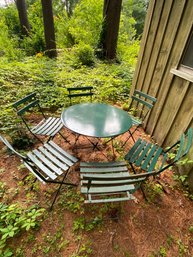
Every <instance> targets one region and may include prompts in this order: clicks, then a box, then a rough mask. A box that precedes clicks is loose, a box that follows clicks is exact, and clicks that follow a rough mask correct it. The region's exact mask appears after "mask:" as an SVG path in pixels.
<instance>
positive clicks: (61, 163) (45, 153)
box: [38, 146, 69, 171]
mask: <svg viewBox="0 0 193 257" xmlns="http://www.w3.org/2000/svg"><path fill="white" fill-rule="evenodd" d="M38 149H39V150H40V151H41V152H42V153H43V154H44V155H45V156H46V157H47V158H49V159H51V160H52V161H53V162H54V163H55V164H56V165H57V166H58V167H60V168H61V169H62V170H64V171H66V170H68V168H69V166H68V165H66V163H64V162H61V161H60V160H58V159H57V158H56V157H55V156H53V154H51V153H50V152H49V151H48V150H46V149H45V148H44V147H42V146H40V147H39V148H38Z"/></svg>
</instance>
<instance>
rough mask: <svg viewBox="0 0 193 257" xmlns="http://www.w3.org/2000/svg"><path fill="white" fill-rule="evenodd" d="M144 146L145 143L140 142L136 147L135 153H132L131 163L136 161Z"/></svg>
mask: <svg viewBox="0 0 193 257" xmlns="http://www.w3.org/2000/svg"><path fill="white" fill-rule="evenodd" d="M146 145H147V143H146V142H145V141H142V142H141V144H140V145H139V146H138V147H137V149H136V151H135V152H134V153H133V155H132V157H131V161H132V162H135V161H136V160H137V159H138V157H139V154H140V153H141V151H142V150H143V149H144V148H145V146H146Z"/></svg>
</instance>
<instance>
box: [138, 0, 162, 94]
mask: <svg viewBox="0 0 193 257" xmlns="http://www.w3.org/2000/svg"><path fill="white" fill-rule="evenodd" d="M163 5H164V1H155V7H154V12H153V15H152V20H151V24H150V28H149V32H148V35H147V39H146V42H145V48H144V52H143V59H142V62H141V67H140V70H139V75H138V81H137V83H136V86H135V89H139V90H141V91H144V90H143V85H144V80H145V77H146V76H147V72H148V68H149V64H150V62H151V54H152V49H153V46H154V44H155V40H156V32H157V30H158V27H159V23H160V17H161V15H162V12H163ZM144 92H145V91H144Z"/></svg>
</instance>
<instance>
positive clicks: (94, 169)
mask: <svg viewBox="0 0 193 257" xmlns="http://www.w3.org/2000/svg"><path fill="white" fill-rule="evenodd" d="M127 170H128V169H127V167H112V168H107V167H104V168H102V167H99V168H95V167H94V168H93V167H91V168H83V167H81V172H87V173H89V172H95V173H102V172H105V173H108V172H123V171H127Z"/></svg>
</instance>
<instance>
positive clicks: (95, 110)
mask: <svg viewBox="0 0 193 257" xmlns="http://www.w3.org/2000/svg"><path fill="white" fill-rule="evenodd" d="M61 120H62V122H63V124H64V126H65V127H67V128H68V129H70V130H71V131H73V132H76V133H78V134H80V135H84V136H89V137H101V138H106V137H115V136H118V135H121V134H123V133H125V132H126V131H128V130H129V129H130V128H131V126H132V121H131V118H130V116H129V114H128V113H127V112H125V111H123V110H121V109H119V108H117V107H114V106H111V105H108V104H101V103H84V104H76V105H72V106H70V107H69V108H67V109H65V110H63V112H62V114H61Z"/></svg>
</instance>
